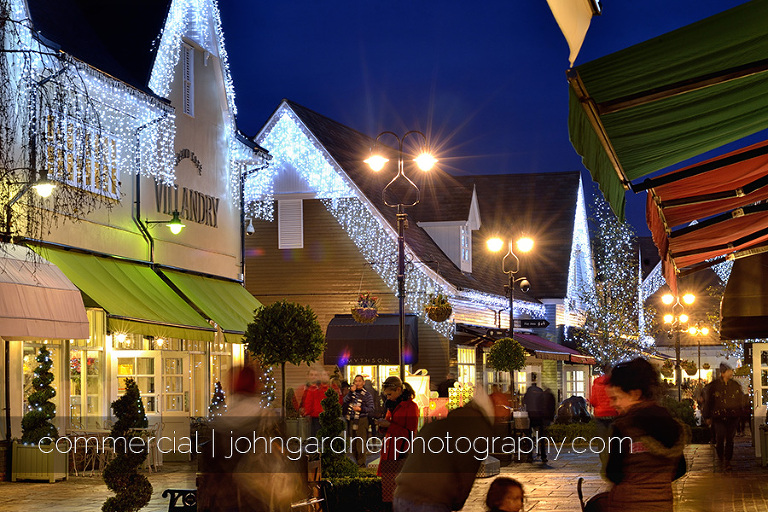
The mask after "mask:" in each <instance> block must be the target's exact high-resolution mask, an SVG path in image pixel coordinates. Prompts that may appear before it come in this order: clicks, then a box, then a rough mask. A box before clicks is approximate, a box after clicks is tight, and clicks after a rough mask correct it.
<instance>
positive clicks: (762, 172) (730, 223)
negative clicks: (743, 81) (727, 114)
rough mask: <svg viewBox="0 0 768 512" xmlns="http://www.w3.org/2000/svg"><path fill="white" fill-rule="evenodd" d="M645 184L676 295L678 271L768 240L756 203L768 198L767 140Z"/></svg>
mask: <svg viewBox="0 0 768 512" xmlns="http://www.w3.org/2000/svg"><path fill="white" fill-rule="evenodd" d="M647 184H648V186H649V187H650V188H649V190H648V198H647V204H646V220H647V222H648V227H649V228H650V229H651V234H652V235H653V240H654V243H655V244H656V246H657V247H658V249H659V255H660V256H661V260H662V266H663V272H664V277H665V279H666V281H667V283H668V284H669V286H670V288H671V289H672V290H673V292H674V293H676V292H677V284H676V283H677V274H678V273H680V272H683V273H686V271H692V270H697V269H698V266H697V265H699V264H702V265H704V266H710V265H711V264H712V261H710V260H712V259H713V258H718V257H723V256H730V257H738V256H740V255H742V254H749V252H750V251H751V250H754V249H755V248H757V247H760V246H762V245H765V244H766V242H767V241H768V205H765V204H758V203H760V202H762V201H764V200H766V199H768V141H765V142H761V143H758V144H754V145H752V146H749V147H747V148H744V149H741V150H738V151H734V152H732V153H729V154H727V155H724V156H721V157H717V158H713V159H710V160H707V161H705V162H702V163H700V164H697V165H693V166H690V167H686V168H684V169H680V170H678V171H674V172H671V173H668V174H665V175H662V176H660V177H657V178H654V179H652V180H648V183H647ZM691 223H694V224H691ZM705 262H706V263H705Z"/></svg>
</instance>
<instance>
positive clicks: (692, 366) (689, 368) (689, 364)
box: [680, 361, 699, 377]
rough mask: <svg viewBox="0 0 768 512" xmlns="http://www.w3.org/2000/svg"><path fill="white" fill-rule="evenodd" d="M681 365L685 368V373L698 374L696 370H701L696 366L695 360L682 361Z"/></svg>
mask: <svg viewBox="0 0 768 512" xmlns="http://www.w3.org/2000/svg"><path fill="white" fill-rule="evenodd" d="M680 366H682V367H683V370H685V373H687V374H688V375H689V376H691V377H692V376H694V375H696V372H698V371H699V368H698V367H697V366H696V363H694V362H693V361H681V362H680Z"/></svg>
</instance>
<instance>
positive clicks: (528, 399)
mask: <svg viewBox="0 0 768 512" xmlns="http://www.w3.org/2000/svg"><path fill="white" fill-rule="evenodd" d="M536 379H537V375H536V373H531V381H532V382H531V385H530V386H529V387H528V389H527V390H526V391H525V396H523V404H524V405H525V410H526V411H528V420H529V421H530V423H531V439H534V438H535V439H536V440H538V439H543V438H544V437H545V433H544V429H545V428H546V427H548V426H549V425H550V424H551V423H552V420H553V419H554V417H555V395H553V394H552V391H550V390H549V389H547V390H546V391H545V390H543V389H541V388H540V387H539V386H538V385H537V384H536ZM534 442H535V441H534ZM536 444H537V445H538V449H539V457H540V458H541V462H542V463H543V464H546V463H547V448H548V447H549V443H544V442H542V443H538V442H537V443H536ZM534 451H535V450H531V453H530V454H529V455H528V462H533V452H534Z"/></svg>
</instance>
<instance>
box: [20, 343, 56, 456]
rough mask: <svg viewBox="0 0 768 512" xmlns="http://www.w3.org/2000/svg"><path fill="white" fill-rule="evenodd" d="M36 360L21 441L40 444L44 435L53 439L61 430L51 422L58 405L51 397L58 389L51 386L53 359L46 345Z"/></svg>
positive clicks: (22, 424)
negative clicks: (32, 389)
mask: <svg viewBox="0 0 768 512" xmlns="http://www.w3.org/2000/svg"><path fill="white" fill-rule="evenodd" d="M35 361H37V362H38V365H37V368H35V378H34V379H32V387H33V388H34V391H33V392H32V394H31V395H29V398H28V399H27V401H28V402H29V411H28V412H27V413H26V414H25V415H24V418H23V419H22V420H21V432H22V435H21V442H22V443H24V444H38V443H39V442H40V441H41V439H43V438H44V437H50V438H51V439H56V438H58V437H59V431H58V430H57V429H56V427H55V426H54V425H53V423H51V420H52V419H53V418H54V417H55V416H56V406H55V405H54V403H53V402H51V398H53V397H55V396H56V390H55V389H53V387H51V382H53V373H51V367H52V366H53V361H52V360H51V353H50V352H48V349H47V348H46V347H45V346H43V348H41V349H40V353H39V354H37V357H36V358H35ZM50 443H51V441H50V440H46V441H45V442H43V444H50Z"/></svg>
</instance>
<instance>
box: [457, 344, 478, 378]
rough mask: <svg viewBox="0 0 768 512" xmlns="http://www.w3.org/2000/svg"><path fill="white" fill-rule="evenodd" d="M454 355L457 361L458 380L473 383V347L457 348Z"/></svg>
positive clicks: (474, 354) (474, 357)
mask: <svg viewBox="0 0 768 512" xmlns="http://www.w3.org/2000/svg"><path fill="white" fill-rule="evenodd" d="M456 352H457V354H456V357H457V360H458V363H459V375H458V379H456V380H458V381H459V382H462V383H465V384H472V385H473V386H474V385H475V365H476V364H477V359H476V353H475V349H474V348H461V347H459V348H457V349H456Z"/></svg>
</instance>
